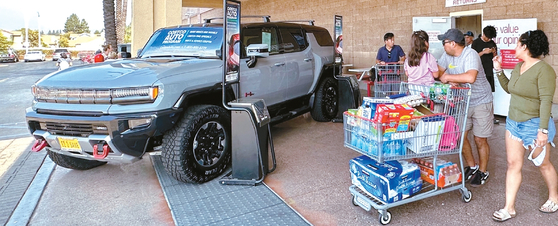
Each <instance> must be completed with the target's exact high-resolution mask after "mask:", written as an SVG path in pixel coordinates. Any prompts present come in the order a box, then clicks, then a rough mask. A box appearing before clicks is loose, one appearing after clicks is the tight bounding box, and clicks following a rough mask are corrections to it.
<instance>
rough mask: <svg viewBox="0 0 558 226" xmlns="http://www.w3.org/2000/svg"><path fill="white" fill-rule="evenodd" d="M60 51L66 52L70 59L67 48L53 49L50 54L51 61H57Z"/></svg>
mask: <svg viewBox="0 0 558 226" xmlns="http://www.w3.org/2000/svg"><path fill="white" fill-rule="evenodd" d="M61 53H66V56H68V57H69V58H70V60H71V59H72V55H71V54H70V51H68V49H55V50H54V53H53V54H52V61H57V60H58V59H60V54H61Z"/></svg>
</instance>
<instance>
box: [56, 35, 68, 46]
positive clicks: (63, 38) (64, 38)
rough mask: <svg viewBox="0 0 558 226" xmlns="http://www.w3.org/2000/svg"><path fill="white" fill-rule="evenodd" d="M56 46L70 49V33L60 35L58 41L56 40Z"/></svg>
mask: <svg viewBox="0 0 558 226" xmlns="http://www.w3.org/2000/svg"><path fill="white" fill-rule="evenodd" d="M58 46H60V47H70V33H66V34H63V35H60V40H58Z"/></svg>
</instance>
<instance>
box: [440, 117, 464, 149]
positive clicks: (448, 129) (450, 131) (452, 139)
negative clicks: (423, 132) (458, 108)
mask: <svg viewBox="0 0 558 226" xmlns="http://www.w3.org/2000/svg"><path fill="white" fill-rule="evenodd" d="M445 119H446V120H445V123H444V132H443V134H442V139H441V140H440V147H439V149H440V151H451V150H454V149H455V148H457V145H458V144H459V142H458V141H459V136H460V135H461V133H460V131H459V126H458V125H457V122H456V121H455V118H454V117H453V116H451V115H447V116H446V117H445Z"/></svg>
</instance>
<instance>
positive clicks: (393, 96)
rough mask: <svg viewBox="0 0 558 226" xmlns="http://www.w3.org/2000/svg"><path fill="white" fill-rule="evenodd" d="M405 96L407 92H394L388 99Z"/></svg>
mask: <svg viewBox="0 0 558 226" xmlns="http://www.w3.org/2000/svg"><path fill="white" fill-rule="evenodd" d="M404 96H407V94H405V93H400V94H393V95H390V96H388V99H397V98H400V97H404Z"/></svg>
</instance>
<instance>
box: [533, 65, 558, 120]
mask: <svg viewBox="0 0 558 226" xmlns="http://www.w3.org/2000/svg"><path fill="white" fill-rule="evenodd" d="M539 63H541V62H539ZM537 87H538V88H539V99H540V106H539V109H540V110H539V112H540V113H539V115H540V119H541V121H540V124H539V128H541V129H548V121H549V120H550V116H551V115H552V113H551V111H552V98H553V97H554V90H555V89H556V72H555V71H554V70H553V69H552V67H550V66H547V67H544V68H542V70H541V71H540V72H539V74H538V83H537Z"/></svg>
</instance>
